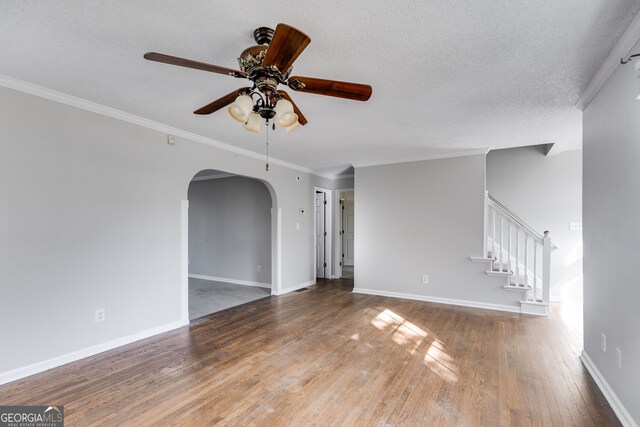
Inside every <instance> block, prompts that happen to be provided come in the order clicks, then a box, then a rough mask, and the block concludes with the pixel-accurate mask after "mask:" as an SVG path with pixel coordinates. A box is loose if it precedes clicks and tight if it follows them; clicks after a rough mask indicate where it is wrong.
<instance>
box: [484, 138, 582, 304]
mask: <svg viewBox="0 0 640 427" xmlns="http://www.w3.org/2000/svg"><path fill="white" fill-rule="evenodd" d="M543 148H544V147H542V146H531V147H519V148H509V149H505V150H492V151H490V152H489V154H488V155H487V190H488V191H489V194H491V195H492V196H494V197H496V198H497V199H498V200H500V201H501V202H502V203H503V204H504V205H505V206H507V207H508V208H509V209H511V210H512V211H513V212H515V213H516V214H518V215H519V216H520V217H521V218H523V219H524V220H525V221H527V222H528V223H529V224H531V225H533V226H534V227H535V228H537V229H538V230H539V231H541V232H543V231H545V230H549V231H550V235H551V239H552V240H553V242H554V243H555V244H557V245H558V247H559V249H556V250H554V251H553V252H552V253H551V297H552V299H562V298H563V297H564V299H565V300H566V299H573V298H577V299H581V293H582V232H581V231H570V230H569V222H582V151H581V150H573V151H565V152H563V153H560V154H557V155H550V156H545V155H544V152H543Z"/></svg>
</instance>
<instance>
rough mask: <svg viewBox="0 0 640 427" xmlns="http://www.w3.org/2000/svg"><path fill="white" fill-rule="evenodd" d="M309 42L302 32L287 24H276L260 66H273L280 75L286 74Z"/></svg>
mask: <svg viewBox="0 0 640 427" xmlns="http://www.w3.org/2000/svg"><path fill="white" fill-rule="evenodd" d="M309 42H311V39H310V38H309V36H307V35H306V34H305V33H303V32H302V31H299V30H297V29H295V28H293V27H291V26H289V25H287V24H278V26H277V27H276V31H275V32H274V33H273V38H272V39H271V43H269V48H268V49H267V54H266V55H265V57H264V60H262V65H264V66H265V67H269V66H272V65H274V66H276V67H278V70H280V72H281V73H286V72H287V70H288V69H289V67H291V65H292V64H293V61H295V60H296V58H297V57H298V56H300V54H301V53H302V51H303V50H304V49H305V48H306V47H307V45H308V44H309Z"/></svg>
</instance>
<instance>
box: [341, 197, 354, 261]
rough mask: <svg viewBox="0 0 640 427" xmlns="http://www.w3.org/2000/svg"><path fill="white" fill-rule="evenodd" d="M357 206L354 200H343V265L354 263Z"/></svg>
mask: <svg viewBox="0 0 640 427" xmlns="http://www.w3.org/2000/svg"><path fill="white" fill-rule="evenodd" d="M354 218H355V207H354V202H353V200H343V201H342V265H353V243H354V236H353V225H354Z"/></svg>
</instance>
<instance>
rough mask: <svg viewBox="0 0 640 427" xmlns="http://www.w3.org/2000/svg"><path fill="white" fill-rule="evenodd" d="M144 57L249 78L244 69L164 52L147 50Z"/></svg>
mask: <svg viewBox="0 0 640 427" xmlns="http://www.w3.org/2000/svg"><path fill="white" fill-rule="evenodd" d="M144 58H145V59H148V60H149V61H156V62H164V63H165V64H171V65H179V66H180V67H187V68H195V69H196V70H202V71H209V72H212V73H218V74H226V75H227V76H231V77H238V78H247V73H245V72H244V71H240V70H234V69H232V68H226V67H220V66H219V65H213V64H206V63H204V62H198V61H192V60H191V59H185V58H178V57H177V56H171V55H165V54H163V53H156V52H147V53H145V54H144Z"/></svg>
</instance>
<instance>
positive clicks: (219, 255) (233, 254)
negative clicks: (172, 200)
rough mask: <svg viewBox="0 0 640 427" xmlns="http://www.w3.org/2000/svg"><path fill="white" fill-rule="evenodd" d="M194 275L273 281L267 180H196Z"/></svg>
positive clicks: (191, 264) (191, 265) (192, 201)
mask: <svg viewBox="0 0 640 427" xmlns="http://www.w3.org/2000/svg"><path fill="white" fill-rule="evenodd" d="M258 265H260V266H261V268H262V271H257V270H258V268H257V266H258ZM189 274H199V275H205V276H214V277H222V278H229V279H236V280H245V281H249V282H258V283H267V284H270V283H271V195H270V194H269V190H268V189H267V187H266V186H265V185H264V184H263V183H262V182H260V181H258V180H255V179H250V178H244V177H232V178H221V179H208V180H203V181H193V182H191V185H190V186H189Z"/></svg>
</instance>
